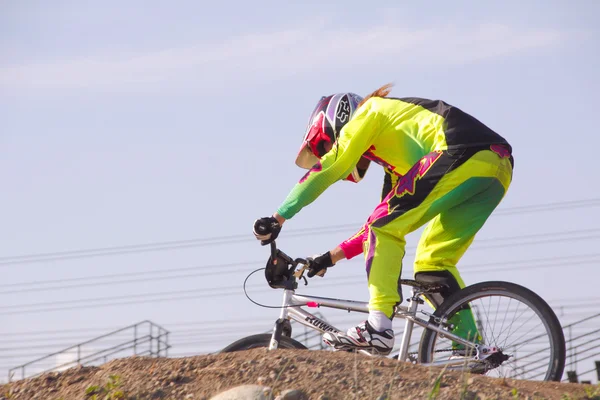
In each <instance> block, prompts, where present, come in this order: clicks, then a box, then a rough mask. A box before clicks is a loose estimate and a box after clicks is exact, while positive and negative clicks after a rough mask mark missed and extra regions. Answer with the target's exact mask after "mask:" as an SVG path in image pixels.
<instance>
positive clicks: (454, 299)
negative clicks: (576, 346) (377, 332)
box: [419, 281, 566, 381]
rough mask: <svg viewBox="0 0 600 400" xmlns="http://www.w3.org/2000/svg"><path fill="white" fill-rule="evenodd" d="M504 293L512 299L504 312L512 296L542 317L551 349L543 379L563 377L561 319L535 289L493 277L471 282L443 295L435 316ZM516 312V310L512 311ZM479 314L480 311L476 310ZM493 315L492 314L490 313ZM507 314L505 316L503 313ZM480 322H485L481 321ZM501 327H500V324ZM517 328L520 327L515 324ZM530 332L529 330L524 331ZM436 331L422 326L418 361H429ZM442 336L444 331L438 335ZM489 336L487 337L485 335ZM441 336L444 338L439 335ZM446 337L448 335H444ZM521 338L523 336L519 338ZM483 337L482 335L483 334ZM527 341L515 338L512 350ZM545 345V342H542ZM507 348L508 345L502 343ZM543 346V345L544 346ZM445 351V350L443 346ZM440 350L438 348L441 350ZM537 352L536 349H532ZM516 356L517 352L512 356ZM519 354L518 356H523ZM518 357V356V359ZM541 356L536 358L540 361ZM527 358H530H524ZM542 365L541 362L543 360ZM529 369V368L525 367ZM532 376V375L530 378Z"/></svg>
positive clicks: (515, 349)
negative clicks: (489, 279) (446, 296)
mask: <svg viewBox="0 0 600 400" xmlns="http://www.w3.org/2000/svg"><path fill="white" fill-rule="evenodd" d="M494 296H495V297H506V298H509V299H511V300H510V301H509V306H508V307H507V308H506V312H508V311H509V309H510V303H511V302H512V300H513V299H514V300H516V301H519V302H521V303H523V304H525V305H526V306H527V307H529V308H530V309H531V311H533V312H534V313H535V315H537V316H538V317H539V319H540V321H541V323H542V324H543V326H544V328H545V331H546V334H547V335H548V341H549V348H548V351H549V353H550V356H549V357H548V359H547V367H542V368H547V370H546V372H545V374H544V379H543V380H545V381H560V379H561V378H562V374H563V370H564V367H565V357H566V344H565V337H564V333H563V330H562V327H561V325H560V322H559V320H558V317H557V316H556V314H555V313H554V311H553V310H552V308H550V306H549V305H548V303H546V302H545V301H544V300H543V299H542V298H541V297H540V296H538V295H537V294H536V293H534V292H533V291H531V290H529V289H527V288H525V287H523V286H520V285H517V284H515V283H510V282H503V281H493V282H481V283H477V284H474V285H471V286H468V287H466V288H464V289H462V290H460V291H458V292H456V293H454V294H453V295H452V296H450V297H448V299H446V300H445V301H444V302H443V303H442V304H441V305H440V307H438V309H437V310H436V311H435V312H434V313H433V316H434V317H437V318H440V317H441V318H449V317H451V316H452V315H453V314H454V313H456V312H457V311H458V310H460V309H461V308H462V307H464V306H465V305H467V304H471V302H472V301H476V300H481V299H483V298H489V300H488V302H489V303H490V304H491V297H494ZM498 301H500V300H498ZM518 308H519V306H517V309H518ZM499 310H500V307H499V304H498V310H497V313H498V312H499ZM497 313H496V314H495V315H496V318H495V319H494V328H495V327H496V320H497V315H498V314H497ZM515 314H516V311H515ZM478 315H480V314H479V313H478ZM492 315H494V314H493V313H492ZM535 315H532V317H531V318H530V320H532V319H533V317H535ZM434 317H432V318H431V319H430V321H429V322H430V323H433V324H435V319H434ZM505 317H506V316H505ZM514 321H515V320H514V317H513V322H514ZM490 322H491V321H490V320H486V325H485V326H490V325H491V323H490ZM527 323H530V321H529V320H527V319H525V322H524V323H523V324H522V325H521V326H525V324H527ZM502 325H503V326H504V322H503V323H502ZM481 326H484V325H483V324H482V325H481ZM479 328H480V327H479ZM501 329H502V328H501ZM511 329H512V326H511V325H509V327H508V331H509V333H510V331H511ZM517 329H519V328H517ZM500 334H502V332H500ZM527 334H529V332H528V333H527ZM438 335H439V334H438V333H437V332H435V331H433V330H430V329H425V330H424V332H423V334H422V336H421V342H420V344H419V362H420V363H430V362H431V361H432V360H433V359H434V356H433V354H434V352H435V344H436V340H437V337H438ZM441 337H442V338H443V335H442V336H441ZM540 337H541V336H540V335H538V336H534V337H533V339H532V343H533V341H534V340H536V339H537V338H540ZM491 338H492V339H493V340H492V341H495V340H496V338H495V337H494V334H493V333H492V335H491ZM488 339H489V338H488ZM442 340H444V339H442ZM445 340H447V339H445ZM521 340H522V339H521ZM484 341H486V340H485V338H484ZM497 341H498V342H500V341H501V339H500V336H498V340H497ZM507 341H508V338H507V339H506V340H505V342H504V343H506V342H507ZM526 343H527V341H523V342H518V345H517V344H515V345H514V346H515V347H514V354H515V355H516V354H517V349H518V348H519V347H523V346H524V345H525V344H526ZM485 344H487V345H494V346H498V347H500V348H501V350H502V346H499V343H485ZM532 346H533V345H532ZM544 346H545V345H544ZM505 348H507V349H508V347H505ZM543 349H544V350H545V347H544V348H543ZM442 351H444V350H442ZM442 351H440V352H442ZM539 352H540V351H538V352H537V353H539ZM533 354H536V353H532V355H533ZM515 357H516V356H515ZM527 357H529V355H527V356H525V357H523V358H527ZM523 358H521V359H523ZM518 360H519V361H520V359H518ZM539 360H540V359H538V362H539ZM541 361H542V362H543V363H544V362H545V360H544V359H541ZM511 362H514V363H515V364H514V365H513V367H512V368H513V369H514V370H517V368H523V367H517V365H518V364H517V363H516V361H511ZM527 362H530V361H527ZM542 365H544V364H542ZM529 368H533V367H532V366H529ZM525 371H527V370H526V369H522V375H525ZM528 372H529V371H528ZM542 374H543V373H539V372H538V375H533V377H537V376H541V375H542ZM513 377H516V378H519V375H517V374H516V373H515V374H514V376H513ZM530 379H531V378H530Z"/></svg>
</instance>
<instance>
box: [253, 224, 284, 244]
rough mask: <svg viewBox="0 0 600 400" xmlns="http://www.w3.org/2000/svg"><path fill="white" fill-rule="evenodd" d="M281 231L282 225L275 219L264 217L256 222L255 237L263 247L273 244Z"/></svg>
mask: <svg viewBox="0 0 600 400" xmlns="http://www.w3.org/2000/svg"><path fill="white" fill-rule="evenodd" d="M279 231H281V224H280V223H279V222H278V221H277V219H275V217H262V218H259V219H257V220H256V221H254V236H256V238H257V239H258V240H260V244H262V245H263V246H264V245H266V244H269V243H271V242H272V241H274V240H275V239H277V236H278V235H279Z"/></svg>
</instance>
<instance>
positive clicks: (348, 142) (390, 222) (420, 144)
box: [254, 84, 514, 354]
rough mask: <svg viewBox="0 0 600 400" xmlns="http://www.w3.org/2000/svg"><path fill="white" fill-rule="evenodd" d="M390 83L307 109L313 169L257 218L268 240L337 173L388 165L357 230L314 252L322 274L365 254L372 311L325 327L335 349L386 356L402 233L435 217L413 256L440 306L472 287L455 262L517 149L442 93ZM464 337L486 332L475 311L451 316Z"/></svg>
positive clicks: (500, 189)
mask: <svg viewBox="0 0 600 400" xmlns="http://www.w3.org/2000/svg"><path fill="white" fill-rule="evenodd" d="M391 86H392V85H391V84H388V85H384V86H382V87H381V88H379V89H377V90H376V91H375V92H373V93H372V94H370V95H369V96H367V97H366V98H361V97H360V96H358V95H356V94H353V93H338V94H333V95H330V96H326V97H323V98H321V100H320V101H319V103H318V104H317V106H316V108H315V110H314V111H313V113H312V114H311V116H310V119H309V124H308V127H307V129H306V134H305V136H304V140H303V142H302V146H301V148H300V151H299V153H298V156H297V158H296V164H297V165H298V166H300V167H302V168H305V169H309V171H308V172H307V173H306V174H305V175H304V177H302V179H300V181H299V182H298V183H297V184H296V186H295V187H294V188H293V189H292V190H291V192H290V193H289V195H288V196H287V198H286V199H285V200H284V202H283V203H282V204H281V206H280V207H279V209H278V210H277V212H275V213H274V214H273V215H272V216H270V217H263V218H260V219H258V220H256V221H255V224H254V234H255V236H256V238H257V239H259V240H261V243H262V244H263V245H266V244H268V243H270V242H271V241H273V240H275V239H276V238H277V236H278V234H279V232H280V230H281V226H282V225H283V223H284V222H285V221H286V220H288V219H290V218H292V217H293V216H294V215H295V214H297V213H298V212H299V211H300V210H301V209H302V208H303V207H305V206H307V205H308V204H310V203H311V202H313V201H314V200H315V199H316V198H317V197H318V196H319V195H320V194H321V193H322V192H323V191H324V190H325V189H327V188H328V187H329V186H330V185H331V184H333V183H334V182H336V181H338V180H349V181H352V182H358V181H360V180H361V179H362V178H363V177H364V176H365V173H366V171H367V168H368V167H369V164H370V163H371V162H373V163H376V164H379V165H381V166H382V167H383V168H384V171H385V179H384V185H383V191H382V195H381V203H380V204H379V205H378V206H377V207H376V208H375V210H374V212H373V213H372V214H371V216H369V218H368V220H367V222H366V224H365V225H364V226H363V227H362V229H361V230H360V231H359V232H358V233H357V234H356V235H354V236H353V237H352V238H350V239H348V240H347V241H344V242H343V243H341V244H340V245H339V246H337V247H336V248H334V249H333V250H330V251H328V252H326V253H324V254H322V255H320V256H318V257H315V258H313V259H310V260H309V271H308V276H309V277H313V276H315V275H319V276H323V275H324V273H325V271H326V270H327V268H330V267H332V266H334V265H335V264H336V263H337V262H339V261H340V260H342V259H344V258H346V259H350V258H352V257H354V256H356V255H358V254H360V253H364V254H365V261H366V270H367V279H368V286H369V295H370V299H369V317H368V319H367V320H366V321H363V322H362V323H360V324H359V325H358V326H356V327H354V328H350V329H349V330H348V331H347V332H346V333H345V334H331V333H326V334H325V335H324V340H325V341H326V342H327V343H328V344H330V345H332V346H334V347H335V348H337V349H353V348H359V349H365V350H369V351H376V352H378V353H381V354H389V352H390V351H391V350H392V347H393V344H394V333H393V330H392V317H393V314H394V307H395V306H396V305H397V304H399V303H400V302H401V301H402V297H401V296H402V293H401V291H400V285H399V283H398V282H399V279H400V273H401V269H402V259H403V257H404V254H405V243H406V242H405V239H404V238H405V236H406V235H407V234H408V233H410V232H412V231H414V230H416V229H418V228H419V227H421V226H423V225H424V224H425V223H427V222H429V224H428V226H427V227H426V228H425V230H424V232H423V234H422V236H421V239H420V241H419V245H418V247H417V253H416V256H415V265H414V271H415V279H417V280H419V281H424V282H429V283H436V284H441V285H443V286H444V287H445V288H446V289H445V290H444V291H443V292H442V293H440V294H436V295H433V296H430V297H429V300H430V302H431V303H432V305H433V306H434V307H437V306H439V304H441V302H442V301H443V300H444V299H445V298H447V297H448V296H450V295H451V294H453V293H454V292H456V291H458V290H460V289H461V288H463V287H464V286H465V284H464V282H463V280H462V278H461V276H460V274H459V272H458V270H457V268H456V264H457V263H458V261H459V260H460V258H461V257H462V255H463V254H464V253H465V251H466V250H467V248H468V247H469V245H470V244H471V243H472V241H473V239H474V237H475V234H476V233H477V232H478V231H479V229H481V227H482V226H483V224H484V223H485V221H486V220H487V218H488V217H489V216H490V214H491V213H492V211H493V210H494V209H495V208H496V206H497V205H498V204H499V203H500V201H501V200H502V198H503V197H504V195H505V193H506V191H507V190H508V187H509V185H510V182H511V179H512V169H513V163H514V162H513V158H512V155H511V152H512V148H511V146H510V145H509V144H508V142H507V141H506V140H505V139H504V138H502V137H501V136H500V135H498V134H497V133H495V132H494V131H492V130H491V129H490V128H488V127H487V126H486V125H484V124H483V123H481V122H480V121H478V120H477V119H475V118H474V117H472V116H470V115H469V114H467V113H465V112H463V111H461V110H460V109H458V108H456V107H454V106H452V105H450V104H448V103H446V102H443V101H441V100H428V99H422V98H389V97H388V95H389V93H390V91H391ZM450 322H451V323H452V324H453V325H454V326H455V329H454V330H453V332H455V333H456V334H458V335H459V336H461V337H467V336H470V338H471V339H472V338H473V336H474V335H476V336H477V338H479V339H481V338H480V337H479V334H478V332H477V327H476V325H475V321H474V319H473V315H472V313H471V311H470V310H469V309H467V310H463V311H460V312H459V313H457V314H456V316H455V317H454V318H453V319H452V320H451V321H450Z"/></svg>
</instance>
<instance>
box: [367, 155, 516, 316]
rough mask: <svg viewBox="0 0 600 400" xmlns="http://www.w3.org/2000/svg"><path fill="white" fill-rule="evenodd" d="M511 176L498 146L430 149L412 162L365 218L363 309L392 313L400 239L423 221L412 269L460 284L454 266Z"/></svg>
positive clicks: (396, 296)
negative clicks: (441, 273)
mask: <svg viewBox="0 0 600 400" xmlns="http://www.w3.org/2000/svg"><path fill="white" fill-rule="evenodd" d="M511 179H512V157H510V154H508V153H507V152H506V150H505V149H504V148H502V147H498V146H491V149H490V150H480V149H479V150H473V149H466V150H460V151H458V152H456V151H455V152H452V153H451V152H447V151H436V152H433V153H430V154H428V155H426V156H425V157H423V158H422V159H421V160H420V161H419V162H418V163H417V164H415V165H414V166H413V168H412V169H411V170H410V171H409V172H408V173H407V174H406V175H405V176H403V177H402V178H400V179H399V181H398V182H397V183H396V185H395V186H394V188H393V189H392V190H391V191H390V192H389V193H388V195H387V196H386V197H385V198H384V199H383V201H382V203H381V204H379V206H378V207H377V208H376V209H375V212H374V213H373V215H372V216H371V218H369V223H368V240H367V241H365V243H364V246H365V249H364V250H365V251H364V254H365V258H366V267H367V276H368V281H369V294H370V301H369V309H370V310H377V311H382V312H383V313H385V314H386V315H387V316H388V317H391V316H392V314H393V309H394V306H395V305H396V304H398V303H399V302H400V301H401V292H400V288H399V279H400V273H401V271H402V259H403V257H404V254H405V244H406V241H405V239H404V237H405V236H406V234H408V233H410V232H412V231H414V230H416V229H418V228H419V227H421V226H423V225H424V224H425V223H427V222H429V225H428V226H427V227H426V229H425V231H424V232H423V235H422V236H421V240H420V242H419V245H418V248H417V254H416V257H415V268H414V270H415V273H418V272H428V271H448V272H450V273H451V274H452V276H453V277H454V278H455V279H456V280H457V282H458V284H459V285H460V287H461V288H462V287H464V286H465V284H464V282H463V280H462V278H461V276H460V274H459V272H458V270H457V269H456V264H457V263H458V261H459V260H460V258H461V257H462V256H463V254H464V253H465V251H466V250H467V248H468V247H469V245H470V244H471V243H472V242H473V239H474V238H475V234H476V233H477V232H478V231H479V229H481V227H482V226H483V224H484V223H485V221H486V220H487V218H488V217H489V216H490V214H491V213H492V211H493V210H494V209H495V208H496V206H497V205H498V204H499V203H500V201H501V200H502V198H503V197H504V194H505V193H506V191H507V190H508V187H509V185H510V182H511Z"/></svg>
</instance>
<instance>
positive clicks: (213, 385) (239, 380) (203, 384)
mask: <svg viewBox="0 0 600 400" xmlns="http://www.w3.org/2000/svg"><path fill="white" fill-rule="evenodd" d="M441 372H442V370H441V369H438V368H427V367H422V366H419V365H411V364H408V363H399V362H397V361H395V360H392V359H384V358H376V357H368V356H364V355H360V354H351V353H334V352H329V351H301V350H278V351H274V352H267V351H266V350H265V349H254V350H249V351H244V352H238V353H228V354H212V355H204V356H197V357H189V358H174V359H170V358H162V359H156V358H146V357H132V358H126V359H120V360H114V361H111V362H109V363H107V364H104V365H102V366H100V367H78V368H72V369H69V370H67V371H64V372H61V373H48V374H45V375H42V376H40V377H37V378H33V379H26V380H22V381H17V382H13V383H9V384H6V385H1V386H0V400H7V399H10V400H18V399H23V400H33V399H52V400H59V399H62V400H71V399H93V398H94V395H95V396H96V398H97V399H105V398H106V399H136V400H144V399H153V400H155V399H183V400H185V399H194V400H197V399H210V397H211V396H214V395H216V394H218V393H220V392H222V391H224V390H226V389H229V388H232V387H235V386H238V385H242V384H260V385H264V386H269V387H271V388H272V389H273V392H274V393H275V395H277V394H278V393H281V392H283V391H284V390H286V389H298V390H301V391H303V392H304V393H305V394H307V395H308V397H309V398H310V399H321V400H324V399H381V400H383V399H386V398H387V399H428V398H437V399H461V398H463V399H477V398H480V399H482V400H483V399H563V398H565V399H600V390H597V389H598V387H592V386H589V385H588V386H584V385H575V384H564V383H554V382H529V381H518V380H511V379H506V380H504V379H491V378H487V377H483V376H477V375H468V374H461V373H459V372H449V371H445V372H444V373H443V374H441ZM440 375H441V378H440ZM586 389H587V390H586ZM594 391H595V392H594ZM565 395H567V396H568V397H565ZM430 396H433V397H430ZM595 396H598V397H595Z"/></svg>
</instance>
